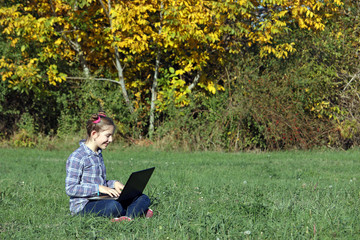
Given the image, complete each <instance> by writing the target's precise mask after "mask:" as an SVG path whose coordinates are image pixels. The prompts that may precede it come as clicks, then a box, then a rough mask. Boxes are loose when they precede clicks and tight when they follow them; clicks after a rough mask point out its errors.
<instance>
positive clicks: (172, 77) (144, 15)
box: [0, 0, 342, 137]
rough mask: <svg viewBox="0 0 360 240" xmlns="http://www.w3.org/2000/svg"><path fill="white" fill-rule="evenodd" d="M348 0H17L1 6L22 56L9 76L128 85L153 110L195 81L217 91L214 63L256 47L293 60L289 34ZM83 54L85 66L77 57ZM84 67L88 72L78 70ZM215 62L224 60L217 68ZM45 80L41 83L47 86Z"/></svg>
mask: <svg viewBox="0 0 360 240" xmlns="http://www.w3.org/2000/svg"><path fill="white" fill-rule="evenodd" d="M341 5H342V1H340V0H322V1H320V0H319V1H314V0H303V1H298V0H292V1H283V0H242V1H236V0H225V1H220V0H219V1H205V0H179V1H171V0H134V1H132V0H119V1H112V0H107V1H106V0H98V1H95V0H35V1H32V2H31V3H30V4H29V3H27V2H22V1H16V0H12V1H9V2H8V5H7V6H5V7H2V8H0V26H2V29H3V31H2V33H3V34H5V35H6V36H8V39H9V40H10V41H11V43H12V47H14V48H19V49H20V50H21V54H22V59H14V58H12V57H11V56H10V57H7V58H4V57H3V58H2V59H1V60H0V67H1V69H2V74H3V75H2V78H3V80H4V81H8V82H9V84H10V85H11V86H12V87H13V88H18V89H21V90H23V91H26V89H28V88H32V87H33V86H35V85H36V84H37V85H41V84H40V83H43V82H44V80H45V79H46V80H47V81H48V82H49V83H50V84H52V85H56V84H61V82H62V81H65V80H66V78H84V79H92V80H106V81H111V82H115V83H117V84H119V85H120V87H121V92H122V95H123V97H124V100H125V102H126V103H127V105H128V109H129V111H130V112H133V111H137V109H138V108H140V106H142V105H145V108H148V109H149V110H148V111H149V115H150V123H149V135H150V137H151V136H152V133H153V131H154V120H155V116H154V113H155V111H156V110H158V111H161V110H164V109H166V107H167V102H169V101H175V102H176V103H177V104H178V105H179V106H184V105H186V104H188V103H189V99H188V98H187V96H188V95H189V94H190V93H191V91H192V90H193V89H194V88H195V87H197V86H198V87H200V88H201V89H202V90H203V91H204V92H205V93H207V94H215V93H216V92H217V91H219V90H223V89H224V87H223V86H222V85H221V84H220V83H216V82H215V78H214V77H212V76H211V74H212V73H213V72H214V68H213V67H214V66H219V65H223V64H226V63H227V61H228V57H229V56H231V55H236V54H237V53H239V52H241V51H244V50H245V51H247V50H249V49H250V48H251V47H254V46H255V47H256V48H258V49H259V54H260V55H261V56H262V57H266V56H268V55H269V54H274V55H275V56H276V57H278V58H286V57H287V56H288V54H289V53H291V52H293V51H295V46H294V43H293V42H282V41H281V36H282V34H289V33H290V32H291V29H292V27H293V26H294V25H297V26H299V27H300V28H302V29H307V30H313V31H322V30H323V29H324V27H325V25H324V23H325V22H326V18H328V17H330V15H331V14H332V13H334V12H337V11H338V8H339V7H340V6H341ZM74 62H76V63H77V64H75V65H74V64H73V63H74ZM73 66H80V67H81V68H82V70H83V76H71V72H70V71H68V69H69V68H72V67H73ZM215 69H216V68H215ZM40 88H41V86H40Z"/></svg>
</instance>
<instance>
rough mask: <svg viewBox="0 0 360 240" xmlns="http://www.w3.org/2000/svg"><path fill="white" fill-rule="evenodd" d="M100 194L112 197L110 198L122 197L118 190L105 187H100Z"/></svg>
mask: <svg viewBox="0 0 360 240" xmlns="http://www.w3.org/2000/svg"><path fill="white" fill-rule="evenodd" d="M99 192H100V193H104V194H107V195H110V197H118V196H120V193H119V192H118V191H117V190H115V189H113V188H109V187H106V186H103V185H99Z"/></svg>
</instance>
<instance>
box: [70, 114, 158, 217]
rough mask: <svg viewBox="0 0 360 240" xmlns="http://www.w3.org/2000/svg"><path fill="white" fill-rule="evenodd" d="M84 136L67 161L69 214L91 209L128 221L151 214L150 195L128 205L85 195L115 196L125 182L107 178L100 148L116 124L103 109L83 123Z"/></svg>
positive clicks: (95, 212) (108, 140)
mask: <svg viewBox="0 0 360 240" xmlns="http://www.w3.org/2000/svg"><path fill="white" fill-rule="evenodd" d="M86 130H87V139H86V140H81V141H80V147H79V148H78V149H76V150H75V151H74V152H73V153H72V154H71V155H70V156H69V158H68V160H67V162H66V179H65V189H66V194H67V195H68V196H70V211H71V213H72V214H86V213H92V214H96V215H98V216H104V217H112V218H113V219H112V221H113V222H117V221H124V220H125V221H131V220H132V219H133V218H134V217H137V216H140V215H144V216H145V217H152V215H153V211H152V210H151V209H149V205H150V199H149V198H148V196H146V195H144V194H143V195H141V196H140V197H138V198H136V199H134V200H133V202H132V203H131V204H130V205H129V206H122V205H121V204H120V203H119V202H117V201H116V200H98V201H89V200H88V199H87V198H88V197H91V196H94V195H99V194H100V193H104V194H108V195H110V196H112V197H118V196H119V195H120V193H121V190H122V189H123V188H124V185H123V184H122V183H121V182H119V181H116V180H106V169H105V165H104V160H103V157H102V154H101V152H102V151H103V150H104V149H106V147H107V146H108V145H109V144H110V143H111V142H112V140H113V134H114V131H115V124H114V122H113V121H112V119H111V118H109V117H107V116H106V115H105V113H104V112H99V113H98V114H93V115H92V116H91V118H90V119H89V120H88V121H87V125H86Z"/></svg>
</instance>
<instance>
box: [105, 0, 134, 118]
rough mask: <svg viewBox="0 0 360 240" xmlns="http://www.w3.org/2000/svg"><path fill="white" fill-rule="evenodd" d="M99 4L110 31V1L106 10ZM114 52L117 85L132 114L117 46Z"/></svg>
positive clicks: (132, 108)
mask: <svg viewBox="0 0 360 240" xmlns="http://www.w3.org/2000/svg"><path fill="white" fill-rule="evenodd" d="M99 2H100V4H101V6H102V8H103V9H104V12H105V13H106V15H107V17H108V18H109V25H110V29H112V28H113V25H112V21H111V16H110V12H111V2H110V0H108V6H107V8H106V7H105V5H104V3H103V2H102V1H101V0H99ZM113 39H114V41H115V35H113ZM114 51H115V67H116V70H117V72H118V78H119V83H120V86H121V92H122V95H123V97H124V99H125V102H126V105H127V107H128V109H129V111H130V113H134V107H133V105H132V103H131V101H130V99H129V95H128V94H127V90H126V85H125V78H124V72H123V67H122V66H121V62H120V54H119V51H118V47H117V46H115V48H114Z"/></svg>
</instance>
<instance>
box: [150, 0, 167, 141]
mask: <svg viewBox="0 0 360 240" xmlns="http://www.w3.org/2000/svg"><path fill="white" fill-rule="evenodd" d="M163 6H164V5H163V2H161V6H160V26H159V32H158V34H159V35H160V34H161V30H162V27H161V22H162V18H163V16H162V11H163ZM160 58H161V53H160V48H158V50H157V54H156V60H155V72H154V79H153V84H152V87H151V103H150V122H149V138H150V140H152V137H153V134H154V130H155V127H154V122H155V110H156V106H155V101H156V99H157V91H158V81H157V80H158V76H159V68H160Z"/></svg>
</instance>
